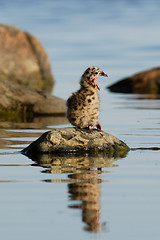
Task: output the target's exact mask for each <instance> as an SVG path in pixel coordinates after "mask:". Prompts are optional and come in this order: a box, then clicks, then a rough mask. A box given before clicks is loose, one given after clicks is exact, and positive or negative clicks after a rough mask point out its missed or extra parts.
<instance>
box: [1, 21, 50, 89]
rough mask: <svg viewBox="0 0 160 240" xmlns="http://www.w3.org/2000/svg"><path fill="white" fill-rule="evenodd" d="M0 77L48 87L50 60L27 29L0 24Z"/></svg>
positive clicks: (33, 86)
mask: <svg viewBox="0 0 160 240" xmlns="http://www.w3.org/2000/svg"><path fill="white" fill-rule="evenodd" d="M0 77H3V78H6V79H8V80H11V81H14V82H17V83H20V84H22V85H24V86H29V87H31V88H34V89H36V90H39V91H42V90H43V91H51V90H52V87H53V76H52V73H51V68H50V62H49V59H48V56H47V53H46V52H45V50H44V48H43V46H42V45H41V43H40V42H39V40H38V39H37V38H36V37H34V36H33V35H31V34H30V33H27V32H23V31H21V30H20V29H18V28H16V27H13V26H8V25H2V24H0Z"/></svg>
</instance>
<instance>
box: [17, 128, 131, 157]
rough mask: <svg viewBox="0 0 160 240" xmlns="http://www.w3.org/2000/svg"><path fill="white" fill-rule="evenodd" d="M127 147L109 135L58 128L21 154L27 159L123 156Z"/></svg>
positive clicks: (100, 132)
mask: <svg viewBox="0 0 160 240" xmlns="http://www.w3.org/2000/svg"><path fill="white" fill-rule="evenodd" d="M128 151H129V147H128V146H127V145H126V144H125V143H124V142H122V141H121V140H119V139H117V138H116V137H114V136H112V135H110V134H109V133H106V132H103V131H98V130H92V131H89V130H87V129H80V128H75V127H70V128H58V129H53V130H52V131H48V132H45V133H44V134H43V135H42V136H40V137H39V138H38V139H37V140H36V141H34V142H32V143H31V144H30V145H29V146H28V147H27V148H25V149H24V150H23V151H22V153H24V154H26V155H27V156H29V157H31V158H32V157H33V156H37V154H44V153H47V154H50V153H52V154H57V155H65V154H66V153H73V154H84V153H87V154H93V155H97V154H99V153H103V154H108V155H110V156H113V155H116V154H119V155H121V154H122V155H125V154H126V153H127V152H128Z"/></svg>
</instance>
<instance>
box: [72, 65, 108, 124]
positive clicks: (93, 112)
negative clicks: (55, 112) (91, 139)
mask: <svg viewBox="0 0 160 240" xmlns="http://www.w3.org/2000/svg"><path fill="white" fill-rule="evenodd" d="M99 76H106V77H108V76H107V75H106V74H105V73H104V72H103V71H102V70H101V69H99V68H97V67H89V68H87V69H86V71H85V72H84V74H83V75H82V77H81V80H80V85H81V87H80V89H79V90H78V91H77V92H75V93H73V94H72V96H71V97H69V98H68V100H67V118H68V120H69V121H70V123H71V124H72V125H74V126H77V127H81V128H89V129H93V128H94V127H95V126H96V127H97V128H99V129H101V125H100V123H99V122H98V117H99V113H100V112H99V96H98V92H97V89H98V90H100V89H101V88H100V87H99V86H98V85H97V78H98V77H99Z"/></svg>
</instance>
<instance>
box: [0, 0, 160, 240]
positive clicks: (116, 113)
mask: <svg viewBox="0 0 160 240" xmlns="http://www.w3.org/2000/svg"><path fill="white" fill-rule="evenodd" d="M159 7H160V2H159V1H156V0H153V1H131V0H130V1H129V0H123V1H118V0H117V1H116V0H114V1H103V0H100V1H91V0H85V1H83V0H81V1H79V0H75V1H73V0H68V1H63V0H62V1H56V0H54V1H51V0H50V1H49V0H47V1H41V0H39V1H38V0H37V1H16V2H13V1H10V0H8V1H3V0H2V1H0V22H1V23H5V24H10V25H15V26H17V27H19V28H21V29H23V30H25V31H28V32H31V33H32V34H34V35H35V36H37V37H38V38H39V39H40V41H41V42H42V44H43V46H44V47H45V49H46V50H47V52H48V55H49V57H50V61H51V66H52V71H53V74H54V77H55V79H56V84H55V87H54V89H53V94H54V95H56V96H58V97H62V98H64V99H67V98H68V97H69V95H70V94H71V93H72V92H73V91H75V90H77V88H78V87H79V85H78V82H79V79H80V76H81V74H82V73H83V71H84V70H85V69H86V68H87V67H88V66H90V65H96V66H99V67H101V68H102V69H103V70H104V72H106V73H107V74H108V75H110V78H109V79H107V80H106V79H104V78H102V77H101V78H99V85H100V86H101V87H102V88H103V91H101V92H100V99H101V116H100V122H101V125H102V129H103V130H104V131H106V132H109V133H111V134H113V135H115V136H116V137H118V138H119V139H121V140H123V141H124V142H126V143H127V144H128V145H129V146H130V147H131V148H140V147H143V148H151V147H160V141H159V139H160V120H159V110H160V99H159V97H155V96H151V95H150V96H148V95H136V94H134V95H131V94H125V95H124V94H114V93H110V92H109V91H108V90H107V89H106V86H109V85H110V84H111V83H114V82H116V81H117V80H119V79H121V78H123V77H126V76H128V75H132V74H134V73H137V72H139V71H142V70H145V69H149V68H152V67H156V66H158V65H159V58H160V44H159V43H160V15H159ZM68 126H70V125H69V123H68V122H67V120H66V119H65V118H64V117H47V118H34V119H33V120H32V121H31V122H24V121H23V122H21V121H16V122H9V121H7V120H6V119H1V120H0V191H1V195H0V212H1V217H0V233H1V238H2V239H6V240H9V239H16V240H18V239H29V238H30V239H33V238H36V239H44V238H47V239H49V238H55V239H75V238H76V239H117V238H119V239H123V240H124V239H145V240H147V239H154V240H156V239H157V240H158V239H159V238H160V228H159V222H160V217H159V216H160V204H159V203H160V191H159V184H160V162H159V158H160V152H159V151H153V150H136V151H130V152H129V153H128V155H127V156H126V157H124V158H121V159H116V158H115V159H113V158H111V159H106V158H104V159H103V158H102V159H100V158H99V159H91V158H87V157H82V158H78V159H74V160H73V159H70V158H68V159H65V160H64V159H59V158H56V159H54V161H53V163H52V165H44V164H41V163H38V162H36V161H32V160H31V159H29V158H27V157H26V156H24V155H22V154H20V150H22V149H23V148H24V147H26V146H27V145H28V144H29V143H30V142H32V141H34V140H35V139H37V138H38V137H39V136H40V135H41V134H42V133H43V132H45V131H47V130H51V129H52V128H54V127H68ZM98 167H102V170H100V169H97V168H98Z"/></svg>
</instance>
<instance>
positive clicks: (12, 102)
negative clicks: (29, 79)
mask: <svg viewBox="0 0 160 240" xmlns="http://www.w3.org/2000/svg"><path fill="white" fill-rule="evenodd" d="M65 112H66V106H65V101H64V100H62V99H60V98H58V97H54V96H51V95H49V94H47V93H42V92H38V91H36V90H33V89H30V88H28V87H24V86H22V85H20V84H18V83H14V82H11V81H8V80H6V79H2V78H0V114H1V115H4V114H7V115H8V116H9V115H13V114H15V115H18V114H22V115H53V114H65Z"/></svg>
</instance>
